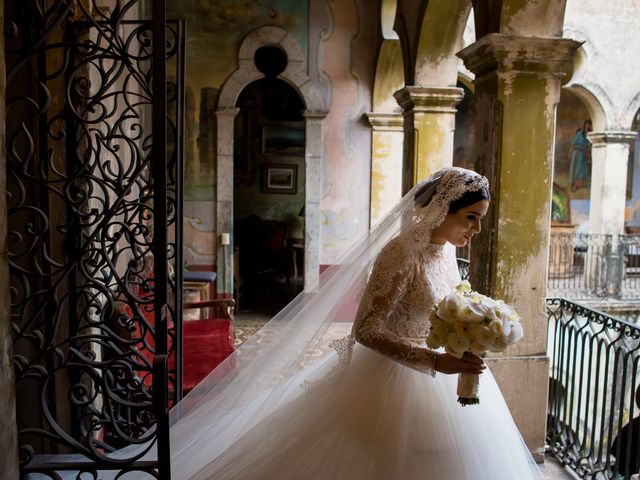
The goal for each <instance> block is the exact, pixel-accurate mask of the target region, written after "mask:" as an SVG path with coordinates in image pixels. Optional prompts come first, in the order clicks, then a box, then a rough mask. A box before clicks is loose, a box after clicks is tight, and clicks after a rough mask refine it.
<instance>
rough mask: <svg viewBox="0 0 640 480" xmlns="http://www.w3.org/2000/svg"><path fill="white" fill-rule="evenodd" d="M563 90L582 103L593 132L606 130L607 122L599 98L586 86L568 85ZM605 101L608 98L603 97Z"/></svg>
mask: <svg viewBox="0 0 640 480" xmlns="http://www.w3.org/2000/svg"><path fill="white" fill-rule="evenodd" d="M563 88H564V89H565V90H568V91H570V92H571V93H573V94H575V96H576V97H578V98H579V99H580V100H581V101H582V103H584V105H585V107H587V110H588V111H589V115H590V116H591V121H592V122H593V130H594V131H596V132H601V131H603V130H606V129H607V124H608V122H607V114H606V110H605V108H604V107H603V105H602V103H601V102H600V100H599V98H598V97H597V96H596V95H595V94H594V93H593V92H592V91H591V90H590V89H589V88H588V87H587V86H585V85H569V86H566V87H563ZM605 99H606V100H608V97H606V96H605Z"/></svg>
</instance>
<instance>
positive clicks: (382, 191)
mask: <svg viewBox="0 0 640 480" xmlns="http://www.w3.org/2000/svg"><path fill="white" fill-rule="evenodd" d="M367 118H368V119H369V123H370V124H371V207H370V226H371V227H373V226H374V225H375V224H377V223H378V221H379V220H380V219H381V218H382V217H384V216H385V215H386V214H387V212H388V211H389V210H391V208H393V206H394V205H395V204H396V203H398V200H400V198H401V197H402V139H403V125H404V119H403V118H402V115H401V114H398V113H368V114H367Z"/></svg>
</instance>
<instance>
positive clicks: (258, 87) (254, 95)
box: [233, 46, 305, 316]
mask: <svg viewBox="0 0 640 480" xmlns="http://www.w3.org/2000/svg"><path fill="white" fill-rule="evenodd" d="M255 63H256V66H257V67H258V69H259V70H260V71H261V72H262V73H264V75H265V76H264V77H263V78H261V79H260V80H256V81H254V82H252V83H250V84H249V85H247V86H246V87H245V88H244V89H243V90H242V92H241V93H240V96H239V97H238V101H237V103H236V107H237V108H238V109H239V113H238V114H237V115H236V117H235V123H234V172H233V173H234V181H233V187H234V188H233V239H234V261H235V263H234V287H235V290H236V291H235V292H234V297H235V298H236V301H237V306H238V308H237V311H238V312H239V313H247V314H261V315H268V316H273V315H275V314H276V313H277V312H279V311H280V310H281V309H282V308H284V307H285V306H286V305H287V304H288V303H289V302H290V301H291V300H292V299H293V298H294V297H295V296H296V295H297V294H298V293H299V292H300V290H301V288H302V278H303V275H301V273H302V272H303V271H304V269H303V265H302V258H300V257H301V255H299V254H300V253H302V252H303V251H304V250H303V249H304V213H305V212H304V210H305V209H304V201H305V189H304V185H305V182H304V179H305V168H304V167H305V161H304V144H305V137H304V117H303V116H302V111H303V110H304V104H303V102H302V99H301V98H300V95H298V92H296V90H295V89H294V88H293V87H292V86H290V85H289V84H288V83H286V82H284V81H283V80H280V79H278V78H277V75H278V74H279V73H281V72H282V70H284V68H285V66H286V64H287V59H286V56H285V54H284V52H283V51H282V50H281V49H279V48H278V47H275V46H263V47H260V48H259V49H258V50H257V51H256V57H255Z"/></svg>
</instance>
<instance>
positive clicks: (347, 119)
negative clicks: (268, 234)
mask: <svg viewBox="0 0 640 480" xmlns="http://www.w3.org/2000/svg"><path fill="white" fill-rule="evenodd" d="M326 8H327V9H328V12H329V15H330V19H331V24H330V28H329V29H328V30H326V31H323V34H322V47H321V49H320V52H321V64H322V71H323V72H324V74H325V75H326V76H327V77H328V78H329V79H330V90H329V92H328V93H329V104H328V109H329V114H328V115H327V117H326V118H325V120H324V122H323V125H324V133H323V140H324V148H325V152H324V159H323V160H324V168H325V170H324V172H323V174H324V179H325V182H324V189H325V191H324V192H323V197H322V200H321V204H320V210H321V219H320V220H321V250H320V263H321V264H330V263H334V262H335V261H337V260H338V259H339V257H340V256H341V255H342V253H344V251H345V250H346V249H347V248H348V247H349V246H351V245H352V244H353V242H354V241H355V240H356V239H357V238H359V237H361V236H363V235H365V234H366V233H367V231H368V227H369V185H370V156H371V133H370V128H369V124H368V122H367V119H366V117H365V113H368V112H370V111H371V97H372V91H371V90H372V87H371V86H372V84H373V71H374V69H373V65H374V61H375V52H376V50H377V41H378V34H377V32H378V20H377V17H378V13H377V12H376V11H375V9H372V8H370V5H369V4H368V2H366V1H364V0H355V1H349V2H330V1H327V2H326ZM311 21H312V22H313V21H314V19H313V18H312V19H311Z"/></svg>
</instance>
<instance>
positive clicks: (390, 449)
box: [172, 345, 539, 480]
mask: <svg viewBox="0 0 640 480" xmlns="http://www.w3.org/2000/svg"><path fill="white" fill-rule="evenodd" d="M338 363H339V362H338V359H337V355H335V354H331V355H327V356H326V357H325V358H323V359H322V360H320V361H319V362H318V363H317V364H316V365H315V366H314V367H312V368H306V369H303V370H302V371H301V372H299V373H298V374H297V375H296V376H295V377H293V378H292V380H291V381H290V382H288V387H287V391H286V392H285V393H284V395H283V397H282V398H283V401H282V402H281V403H280V404H279V406H278V407H277V408H275V409H274V410H273V411H271V412H269V413H268V414H267V415H266V416H261V417H260V420H259V421H257V422H255V423H254V424H251V422H249V425H250V426H249V427H247V428H244V431H242V430H243V428H242V427H241V426H239V425H237V424H236V423H235V422H230V423H229V425H228V426H227V427H226V428H224V429H223V430H220V429H218V433H217V435H216V438H214V439H209V440H205V438H206V435H204V436H202V435H198V434H197V431H198V430H203V429H206V427H205V426H204V425H205V424H206V421H207V419H206V418H202V416H201V415H200V416H199V415H197V414H196V415H195V416H193V417H192V418H191V419H190V418H189V416H188V417H186V418H183V419H182V420H181V421H180V422H178V423H177V424H176V425H174V428H173V429H172V444H173V445H172V451H173V452H174V455H176V456H175V457H174V458H172V471H173V478H175V479H185V480H186V479H189V480H205V479H208V480H214V479H215V480H231V479H238V480H240V479H242V480H254V479H255V480H269V479H278V480H287V479H291V480H293V479H295V480H316V479H317V480H321V479H327V480H340V479H345V480H346V479H348V480H358V479H363V480H364V479H367V480H395V479H402V480H412V479H421V480H424V479H428V480H467V479H469V480H470V479H473V480H482V479H486V480H489V479H490V480H501V479H504V480H516V479H517V480H527V479H533V478H538V477H539V473H538V468H537V466H536V465H535V463H534V461H533V459H532V457H531V455H530V454H529V452H528V450H527V449H526V447H525V445H524V442H523V441H522V438H521V436H520V434H519V432H518V430H517V428H516V426H515V424H514V422H513V420H512V417H511V414H510V413H509V410H508V408H507V406H506V403H505V401H504V399H503V397H502V394H501V393H500V390H499V389H498V387H497V385H496V383H495V380H494V379H493V377H492V375H491V373H489V372H486V373H484V374H483V375H482V376H481V380H480V400H481V401H480V404H479V405H472V406H467V407H462V406H461V405H459V404H458V403H457V402H456V400H457V396H456V382H457V376H456V375H443V374H437V375H436V376H435V377H431V376H428V375H425V374H423V373H420V372H417V371H415V370H412V369H410V368H407V367H405V366H403V365H401V364H399V363H397V362H395V361H393V360H391V359H389V358H387V357H385V356H383V355H380V354H378V353H376V352H374V351H372V350H370V349H368V348H366V347H363V346H360V345H356V347H355V349H354V351H353V358H352V360H351V362H350V363H349V364H348V366H346V367H343V368H338V369H337V368H336V365H337V364H338ZM256 404H260V405H263V404H264V403H263V402H262V401H261V400H259V399H256ZM242 408H243V409H244V410H245V411H246V415H247V416H252V415H255V414H256V412H252V410H251V406H250V405H243V406H242ZM220 421H222V422H224V419H222V420H220ZM218 427H219V425H218ZM221 432H222V433H221ZM238 432H241V433H240V434H238ZM187 439H188V440H187ZM202 441H205V442H206V443H205V444H203V443H201V442H202Z"/></svg>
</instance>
